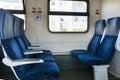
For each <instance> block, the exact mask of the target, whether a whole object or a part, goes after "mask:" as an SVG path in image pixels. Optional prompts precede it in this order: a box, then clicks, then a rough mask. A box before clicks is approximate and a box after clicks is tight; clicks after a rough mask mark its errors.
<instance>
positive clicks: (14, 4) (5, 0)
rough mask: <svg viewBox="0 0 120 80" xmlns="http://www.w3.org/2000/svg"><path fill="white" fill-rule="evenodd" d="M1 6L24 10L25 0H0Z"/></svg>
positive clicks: (8, 8)
mask: <svg viewBox="0 0 120 80" xmlns="http://www.w3.org/2000/svg"><path fill="white" fill-rule="evenodd" d="M0 8H3V9H7V10H23V0H0Z"/></svg>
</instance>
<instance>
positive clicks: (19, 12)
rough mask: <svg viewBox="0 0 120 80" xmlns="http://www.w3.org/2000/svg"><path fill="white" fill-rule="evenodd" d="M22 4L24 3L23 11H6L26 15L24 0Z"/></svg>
mask: <svg viewBox="0 0 120 80" xmlns="http://www.w3.org/2000/svg"><path fill="white" fill-rule="evenodd" d="M22 2H23V10H10V9H6V10H7V11H10V12H11V13H13V14H26V8H25V1H24V0H22Z"/></svg>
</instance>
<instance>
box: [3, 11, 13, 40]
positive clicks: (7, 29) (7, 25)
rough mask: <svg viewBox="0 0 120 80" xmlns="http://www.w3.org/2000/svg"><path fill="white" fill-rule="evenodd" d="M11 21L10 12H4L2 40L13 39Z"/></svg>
mask: <svg viewBox="0 0 120 80" xmlns="http://www.w3.org/2000/svg"><path fill="white" fill-rule="evenodd" d="M13 21H14V16H13V15H12V13H10V12H8V11H7V12H6V17H5V22H4V27H3V39H7V38H11V37H14V33H13V24H14V23H13Z"/></svg>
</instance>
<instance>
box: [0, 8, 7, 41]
mask: <svg viewBox="0 0 120 80" xmlns="http://www.w3.org/2000/svg"><path fill="white" fill-rule="evenodd" d="M5 16H6V11H5V10H3V9H0V41H1V39H3V38H4V36H3V27H4V22H5Z"/></svg>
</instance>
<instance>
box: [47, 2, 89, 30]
mask: <svg viewBox="0 0 120 80" xmlns="http://www.w3.org/2000/svg"><path fill="white" fill-rule="evenodd" d="M87 6H88V4H87V2H86V1H83V0H82V1H77V0H76V1H72V0H71V1H69V0H50V2H49V12H48V14H49V30H50V31H51V32H86V31H87V29H88V7H87Z"/></svg>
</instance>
